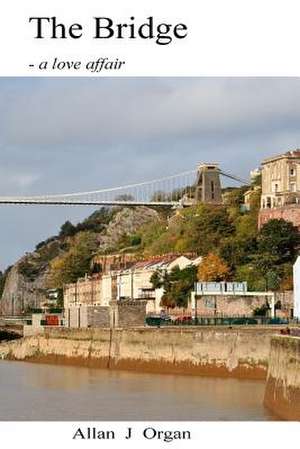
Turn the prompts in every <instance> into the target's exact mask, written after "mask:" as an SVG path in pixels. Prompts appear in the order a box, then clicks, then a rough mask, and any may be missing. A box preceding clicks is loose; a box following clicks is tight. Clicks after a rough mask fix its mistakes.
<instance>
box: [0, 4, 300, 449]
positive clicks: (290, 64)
mask: <svg viewBox="0 0 300 449" xmlns="http://www.w3.org/2000/svg"><path fill="white" fill-rule="evenodd" d="M43 15H46V16H53V15H56V16H57V17H58V18H59V19H61V20H62V21H65V22H66V23H70V24H71V23H73V22H80V23H82V24H83V25H84V27H85V31H86V34H85V36H84V37H82V38H81V39H78V40H71V39H69V40H65V41H63V40H57V41H54V40H46V39H45V40H35V39H33V27H32V26H31V25H29V23H28V18H29V17H30V16H43ZM131 15H134V16H135V17H136V18H137V19H138V20H142V19H145V18H147V17H148V16H149V15H151V16H154V17H155V18H156V19H157V20H158V22H160V21H167V22H172V23H177V22H183V23H186V24H187V25H188V31H189V34H188V37H187V38H186V39H182V40H177V41H175V42H174V43H172V44H170V45H165V46H159V45H156V44H155V43H154V42H153V41H144V40H138V39H136V40H135V41H133V40H131V41H129V40H123V41H115V40H113V39H111V40H105V41H102V40H101V41H97V40H93V39H92V38H91V35H92V28H91V24H92V17H93V16H108V17H112V18H114V19H116V20H117V21H120V22H126V21H128V17H130V16H131ZM299 18H300V3H299V0H297V1H294V0H284V1H282V0H280V1H276V0H270V1H269V0H251V1H250V0H226V1H225V0H205V1H203V0H197V1H195V0H185V1H182V0H181V1H177V0H163V1H161V0H151V1H149V2H145V1H141V0H126V1H125V0H118V1H117V0H109V1H101V2H100V1H99V0H85V1H83V0H82V1H79V0H69V1H68V0H64V1H62V0H47V1H46V0H42V1H41V0H18V1H17V0H9V1H2V2H1V6H0V38H1V56H0V76H42V75H43V76H58V75H59V76H83V75H85V76H87V75H89V73H87V72H85V71H80V72H73V71H71V72H69V71H63V72H59V73H58V72H52V71H50V70H48V71H44V72H41V71H39V70H37V69H32V68H29V66H28V65H29V64H30V63H34V64H37V63H38V62H40V61H43V60H51V59H53V58H54V57H58V58H60V59H64V60H82V61H83V60H84V61H86V60H87V59H97V58H98V57H109V58H114V57H118V58H119V59H122V60H125V61H126V66H125V68H124V69H123V70H121V71H115V72H101V74H99V75H97V76H179V75H182V76H212V75H217V76H248V75H250V76H266V75H268V76H281V75H285V76H299V75H300V58H299V33H300V27H299ZM99 400H101V398H99ZM20 406H22V407H23V406H24V404H20ZM27 406H28V407H30V404H27ZM46 406H47V404H46V403H45V407H46ZM161 406H162V407H163V404H161ZM0 407H1V398H0ZM124 418H126V417H125V416H124ZM88 425H90V426H94V425H96V424H95V423H89V424H88V423H83V424H82V427H87V426H88ZM128 425H133V426H134V427H135V430H136V432H137V434H138V435H141V433H142V430H143V428H145V427H146V426H148V425H149V423H134V424H133V423H131V424H126V423H98V424H97V425H96V426H97V427H98V428H105V429H114V430H115V431H116V432H117V433H122V432H123V431H124V429H126V427H127V426H128ZM151 425H152V426H155V427H156V428H158V429H164V430H168V429H177V430H178V429H186V430H190V431H191V432H192V436H193V438H192V440H191V441H186V442H172V443H163V442H162V441H160V440H151V441H146V440H144V439H142V437H141V436H139V437H137V438H136V439H135V440H134V441H126V440H125V441H124V440H123V439H116V440H114V441H106V442H104V441H101V440H100V441H99V440H98V441H78V440H77V441H73V440H72V435H73V433H74V430H76V428H77V427H78V426H77V424H74V423H5V422H3V423H0V442H1V447H16V446H17V445H18V447H21V446H24V447H27V446H29V444H30V447H31V448H32V449H35V448H40V447H42V448H43V449H47V448H51V449H53V447H59V446H60V447H64V448H68V447H75V446H76V447H83V446H84V447H91V446H92V447H96V446H97V447H120V446H121V445H122V446H123V447H129V445H130V447H141V444H142V447H146V446H147V447H152V448H155V447H164V446H165V445H166V444H168V445H170V447H173V448H177V447H191V448H193V447H195V448H196V447H197V448H203V449H204V448H205V449H209V448H215V447H218V448H220V447H222V449H226V448H230V449H235V448H241V447H243V449H247V448H251V449H253V447H265V448H266V447H272V448H273V449H277V448H278V449H279V448H280V449H282V448H283V447H287V446H288V445H290V446H292V447H296V445H298V442H299V424H298V423H222V422H220V423H182V422H181V423H156V424H153V423H152V424H151Z"/></svg>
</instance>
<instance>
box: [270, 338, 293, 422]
mask: <svg viewBox="0 0 300 449" xmlns="http://www.w3.org/2000/svg"><path fill="white" fill-rule="evenodd" d="M264 403H265V405H266V406H267V407H269V408H270V409H271V410H272V411H273V412H274V413H276V414H277V415H278V416H280V417H281V418H284V419H289V420H300V338H299V337H291V336H280V337H273V338H272V340H271V351H270V357H269V369H268V376H267V383H266V391H265V399H264Z"/></svg>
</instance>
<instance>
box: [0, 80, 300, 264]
mask: <svg viewBox="0 0 300 449" xmlns="http://www.w3.org/2000/svg"><path fill="white" fill-rule="evenodd" d="M299 122H300V80H299V79H297V78H114V79H113V78H110V79H105V78H93V79H90V78H72V79H71V78H0V195H27V194H31V195H33V194H42V193H60V192H63V193H65V192H73V191H75V192H77V191H80V190H83V191H86V190H96V189H100V188H102V187H103V188H104V187H115V186H118V185H122V184H127V183H131V182H135V181H142V180H147V179H148V180H151V179H152V178H157V177H159V176H160V175H161V176H164V175H171V174H176V173H179V172H180V171H184V170H190V169H193V168H195V167H196V165H197V163H199V162H219V163H220V166H221V168H223V169H224V170H226V171H229V172H231V173H234V174H236V175H238V176H240V177H243V178H245V177H246V178H247V177H248V174H249V171H250V170H252V169H254V168H256V167H257V166H259V164H260V161H261V160H262V159H263V158H265V157H267V156H272V155H274V154H279V153H281V152H284V151H287V150H291V149H295V148H298V147H300V123H299ZM93 210H94V209H93V208H92V209H91V208H86V207H77V208H76V207H66V208H62V207H61V208H60V207H54V206H51V207H50V206H49V207H45V206H44V207H42V206H32V207H29V206H27V207H25V206H19V207H16V206H0V214H1V215H0V217H1V220H0V231H1V232H0V269H4V268H5V267H6V266H7V265H9V264H12V263H14V262H15V261H16V260H17V259H18V258H19V257H20V256H21V255H23V254H24V252H25V251H31V250H32V249H33V248H34V246H35V245H36V243H38V242H40V241H41V240H44V239H45V238H47V237H49V236H51V235H54V234H56V233H57V232H58V230H59V227H60V225H61V224H62V223H63V222H64V221H65V220H66V219H70V220H71V221H73V222H77V221H78V220H80V219H82V218H84V217H86V216H87V215H88V214H89V213H91V212H92V211H93Z"/></svg>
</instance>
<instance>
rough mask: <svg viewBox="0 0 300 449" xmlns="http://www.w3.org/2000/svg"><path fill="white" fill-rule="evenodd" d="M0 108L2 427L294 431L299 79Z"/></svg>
mask: <svg viewBox="0 0 300 449" xmlns="http://www.w3.org/2000/svg"><path fill="white" fill-rule="evenodd" d="M0 99H1V101H0V174H1V176H0V211H1V221H0V231H1V232H0V249H1V252H0V270H1V272H0V396H1V403H0V420H1V421H8V420H13V421H20V420H25V421H31V420H36V421H38V420H43V421H50V420H54V421H66V420H68V421H75V420H78V421H79V420H92V421H95V420H97V421H107V420H110V421H119V420H136V421H139V420H143V421H146V420H155V421H161V420H165V421H185V420H186V421H208V420H209V421H272V420H299V419H300V371H299V368H298V367H299V364H300V324H299V318H300V257H299V256H298V254H299V250H300V234H299V229H300V202H299V200H300V149H299V148H300V128H299V116H300V80H299V79H297V78H160V77H154V78H90V79H88V78H1V79H0Z"/></svg>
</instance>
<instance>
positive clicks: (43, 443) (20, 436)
mask: <svg viewBox="0 0 300 449" xmlns="http://www.w3.org/2000/svg"><path fill="white" fill-rule="evenodd" d="M45 406H46V405H45ZM162 407H163V404H162ZM87 426H91V427H96V428H97V429H99V430H114V431H115V433H116V439H115V440H78V439H77V440H73V439H72V437H73V435H74V433H75V432H76V430H77V429H78V427H80V428H81V429H86V428H87ZM128 426H131V427H133V430H134V434H135V437H134V439H131V440H126V439H123V437H122V436H123V435H126V434H127V428H128ZM146 427H154V428H155V429H157V430H190V432H191V435H192V439H191V440H189V441H188V440H186V441H180V440H179V441H178V440H177V441H176V440H174V441H172V442H169V443H167V442H163V441H162V440H158V439H153V440H146V439H144V438H143V437H142V433H143V430H144V429H145V428H146ZM0 438H1V447H11V448H15V447H30V448H33V449H40V448H42V449H53V448H56V449H58V448H64V449H68V448H76V447H80V448H86V447H87V448H89V447H92V448H96V447H98V448H101V447H105V448H121V447H122V448H123V447H124V448H132V447H134V448H142V449H147V448H149V449H150V448H162V447H170V448H173V449H177V448H185V449H189V448H197V449H212V448H213V449H215V448H218V449H220V448H222V449H241V448H242V449H253V448H255V449H260V448H272V449H283V448H287V447H289V446H290V447H293V448H296V447H297V445H298V442H299V423H284V422H273V423H272V422H271V423H261V422H260V423H259V422H258V423H249V422H248V423H246V422H245V423H241V422H219V423H213V422H200V423H199V422H191V423H185V422H179V423H174V422H155V423H153V422H148V423H141V422H137V423H129V422H119V423H118V422H102V423H100V422H98V423H96V422H94V423H87V422H82V423H55V422H51V423H32V422H31V423H30V422H28V423H0Z"/></svg>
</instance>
